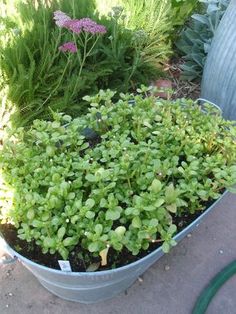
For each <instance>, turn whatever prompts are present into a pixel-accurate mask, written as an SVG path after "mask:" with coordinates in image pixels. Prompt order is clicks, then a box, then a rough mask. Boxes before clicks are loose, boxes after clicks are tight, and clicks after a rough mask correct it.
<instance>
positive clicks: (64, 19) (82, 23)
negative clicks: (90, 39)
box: [54, 11, 107, 34]
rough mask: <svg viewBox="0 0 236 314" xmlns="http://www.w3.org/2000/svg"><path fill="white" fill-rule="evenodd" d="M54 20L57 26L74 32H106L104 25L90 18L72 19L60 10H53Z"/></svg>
mask: <svg viewBox="0 0 236 314" xmlns="http://www.w3.org/2000/svg"><path fill="white" fill-rule="evenodd" d="M54 20H55V21H56V25H57V26H59V27H65V28H67V29H69V30H71V31H72V32H74V33H76V34H80V33H81V32H82V31H84V32H87V33H90V34H105V33H106V32H107V30H106V27H105V26H103V25H100V24H97V23H96V22H94V21H93V20H91V19H90V18H83V19H80V20H78V19H74V20H72V19H71V18H70V17H69V16H67V15H66V14H65V13H63V12H61V11H55V12H54Z"/></svg>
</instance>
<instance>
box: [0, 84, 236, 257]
mask: <svg viewBox="0 0 236 314" xmlns="http://www.w3.org/2000/svg"><path fill="white" fill-rule="evenodd" d="M139 91H141V90H139ZM114 94H115V93H113V92H112V91H109V90H108V91H106V92H105V91H100V92H99V94H97V95H96V96H93V97H90V96H87V97H85V100H86V101H88V102H89V103H90V109H89V113H88V114H87V115H85V116H83V117H80V118H76V119H72V118H71V117H70V116H68V115H64V114H58V113H57V114H56V113H54V114H53V121H44V120H35V121H34V123H33V125H32V127H31V128H30V129H29V130H26V129H23V128H20V129H17V130H16V131H15V132H14V135H12V136H11V137H9V139H8V140H7V141H5V143H4V147H3V150H2V152H1V169H2V178H3V179H4V182H5V183H4V184H5V189H6V190H7V191H9V193H8V195H9V199H8V200H5V203H6V204H5V205H4V206H2V209H1V222H2V223H3V224H5V223H8V224H13V225H14V226H15V228H16V229H17V230H18V231H17V232H18V237H19V238H20V239H22V240H25V241H27V242H32V241H35V243H36V245H37V246H39V247H41V249H42V251H43V252H44V253H47V252H49V253H51V254H54V253H57V252H59V254H60V255H61V256H62V258H63V259H68V257H69V256H70V254H71V252H73V251H75V250H76V248H77V247H78V246H79V248H80V252H81V254H87V253H89V254H91V256H95V257H96V256H98V257H99V254H100V256H101V257H103V261H104V254H105V255H106V256H109V252H110V251H109V250H111V249H112V250H113V251H116V252H117V254H118V255H119V254H120V253H122V252H123V251H124V250H125V251H126V252H129V253H130V255H137V254H139V253H140V252H143V251H147V250H148V248H149V246H150V243H160V244H161V245H162V249H163V251H164V252H168V251H169V249H170V247H171V246H173V245H175V241H174V240H173V236H174V235H175V234H176V232H177V231H178V228H179V226H178V225H177V224H176V223H175V222H176V218H178V219H181V217H186V215H187V216H189V217H192V215H193V214H197V213H201V212H202V210H204V209H205V208H206V206H207V205H208V204H210V203H211V202H213V200H215V199H217V198H219V196H220V195H221V194H222V192H223V191H224V190H225V189H227V188H230V187H232V186H233V185H234V184H235V183H236V165H235V162H236V144H235V135H236V128H235V126H234V125H233V122H230V121H225V120H224V119H223V118H222V117H221V116H220V115H219V114H218V112H217V111H216V109H214V108H211V107H210V106H208V105H205V106H204V110H203V108H202V107H200V106H199V105H197V104H195V103H194V102H193V101H191V100H178V101H176V102H170V101H160V100H157V99H156V98H154V97H145V98H144V97H143V95H142V94H140V95H136V96H133V95H130V94H127V95H125V94H121V95H120V100H119V101H117V102H116V103H113V101H112V98H113V96H114ZM130 100H134V101H132V104H131V102H130ZM10 192H11V193H10ZM194 217H195V216H194ZM106 256H105V257H106Z"/></svg>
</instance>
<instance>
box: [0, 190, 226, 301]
mask: <svg viewBox="0 0 236 314" xmlns="http://www.w3.org/2000/svg"><path fill="white" fill-rule="evenodd" d="M223 195H225V193H224V194H223ZM223 195H222V196H221V197H220V198H219V199H218V200H217V201H216V202H214V204H213V205H211V206H210V207H209V208H208V209H207V210H206V211H205V212H204V213H203V214H202V215H201V216H199V217H198V218H197V219H196V220H195V221H194V222H192V223H191V224H190V225H189V226H188V227H186V228H185V229H184V230H182V231H181V232H180V233H178V234H177V235H176V236H175V237H174V239H175V240H176V241H177V242H179V241H180V240H182V238H184V237H185V236H186V235H187V234H188V233H189V232H191V231H192V230H193V229H194V228H195V227H196V226H197V225H198V224H199V223H200V222H201V220H202V219H203V218H204V217H205V216H206V215H207V214H208V213H209V212H210V211H211V210H212V209H213V208H214V206H215V204H216V203H217V202H219V200H220V199H221V198H222V197H223ZM0 240H1V244H2V245H3V248H4V250H5V252H6V253H8V254H9V255H10V256H11V257H12V258H13V261H15V260H19V261H20V262H21V263H22V264H23V265H24V266H25V267H26V268H28V270H29V271H30V272H32V273H33V275H34V276H36V278H37V279H38V280H39V281H40V283H41V284H42V285H43V286H44V287H45V288H46V289H47V290H49V291H50V292H52V293H53V294H55V295H57V296H58V297H60V298H62V299H65V300H69V301H75V302H81V303H86V304H89V303H96V302H100V301H104V300H106V299H110V298H112V297H114V296H115V295H117V294H119V293H120V292H122V291H124V290H126V289H127V288H128V287H130V286H131V285H132V284H133V283H134V282H135V281H136V280H137V278H138V277H139V276H140V275H141V274H143V273H144V272H145V271H146V270H147V269H148V268H149V267H150V266H151V265H152V264H153V263H155V262H156V261H157V260H158V259H159V258H160V257H161V256H162V255H163V254H164V253H163V251H162V250H161V248H158V249H156V250H155V251H153V252H152V253H150V254H149V255H147V256H145V257H143V258H141V259H140V260H138V261H136V262H134V263H131V264H129V265H127V266H123V267H119V268H117V269H112V270H106V271H99V272H63V271H60V270H55V269H51V268H48V267H45V266H42V265H39V264H36V263H34V262H32V261H31V260H29V259H27V258H25V257H23V256H22V255H20V254H19V253H17V252H16V251H15V250H13V249H12V248H11V247H10V246H9V245H8V244H7V243H6V241H5V240H4V239H3V237H1V236H0ZM6 262H9V260H7V261H6ZM2 263H3V262H2Z"/></svg>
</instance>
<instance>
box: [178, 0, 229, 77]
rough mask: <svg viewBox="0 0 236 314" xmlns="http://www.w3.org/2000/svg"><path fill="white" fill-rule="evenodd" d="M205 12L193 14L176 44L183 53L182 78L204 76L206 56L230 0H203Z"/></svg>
mask: <svg viewBox="0 0 236 314" xmlns="http://www.w3.org/2000/svg"><path fill="white" fill-rule="evenodd" d="M201 2H202V3H203V4H204V13H203V14H193V15H192V21H191V23H190V25H189V26H188V27H187V28H185V29H184V30H183V31H182V32H181V34H180V39H179V40H178V41H177V42H176V46H177V48H178V49H179V51H180V52H181V53H182V54H183V56H184V60H185V63H184V64H183V65H182V66H181V67H182V70H183V74H182V78H183V79H186V80H190V81H191V80H195V79H200V78H201V77H202V72H203V68H204V65H205V61H206V57H207V54H208V52H209V49H210V47H211V42H212V39H213V37H214V34H215V32H216V30H217V27H218V25H219V23H220V21H221V18H222V16H223V14H224V12H225V10H226V8H227V6H228V4H229V0H203V1H201Z"/></svg>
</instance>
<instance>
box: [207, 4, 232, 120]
mask: <svg viewBox="0 0 236 314" xmlns="http://www.w3.org/2000/svg"><path fill="white" fill-rule="evenodd" d="M235 55H236V0H231V2H230V4H229V6H228V8H227V10H226V12H225V14H224V16H223V18H222V20H221V22H220V24H219V26H218V28H217V31H216V34H215V36H214V38H213V41H212V44H211V48H210V51H209V54H208V56H207V60H206V64H205V67H204V72H203V79H202V86H201V97H202V98H206V99H208V100H209V101H212V102H213V103H216V104H218V105H219V106H220V107H221V109H222V111H223V117H224V118H226V119H230V120H236V58H235Z"/></svg>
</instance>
